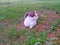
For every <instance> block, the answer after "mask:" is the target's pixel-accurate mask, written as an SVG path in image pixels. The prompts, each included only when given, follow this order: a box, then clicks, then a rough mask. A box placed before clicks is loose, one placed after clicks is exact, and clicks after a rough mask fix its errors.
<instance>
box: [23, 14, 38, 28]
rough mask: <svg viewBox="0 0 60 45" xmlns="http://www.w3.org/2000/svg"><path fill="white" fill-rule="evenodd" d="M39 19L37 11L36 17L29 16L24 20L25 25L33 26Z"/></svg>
mask: <svg viewBox="0 0 60 45" xmlns="http://www.w3.org/2000/svg"><path fill="white" fill-rule="evenodd" d="M37 19H38V14H37V13H35V16H34V17H29V16H27V17H26V19H25V20H24V25H25V26H26V27H29V28H32V27H33V26H35V25H36V23H37V22H36V21H37Z"/></svg>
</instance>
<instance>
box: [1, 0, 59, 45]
mask: <svg viewBox="0 0 60 45" xmlns="http://www.w3.org/2000/svg"><path fill="white" fill-rule="evenodd" d="M52 1H53V2H52ZM45 9H49V10H53V11H56V12H57V11H60V0H55V2H54V0H43V1H42V0H38V1H37V0H28V2H27V0H26V1H25V0H23V1H21V2H20V1H19V2H13V3H12V2H5V3H2V2H0V21H1V22H4V21H5V20H6V19H7V20H8V21H9V23H10V24H11V25H14V24H15V23H16V21H18V19H20V18H21V17H23V16H24V14H25V13H26V12H27V11H32V10H38V11H44V10H45ZM10 20H12V22H11V21H10ZM42 20H47V19H43V18H40V19H39V21H42ZM56 22H57V23H58V24H59V23H60V21H59V20H56ZM39 23H40V22H39ZM55 28H56V26H55V25H53V28H52V29H55ZM0 32H3V35H4V36H5V38H6V39H7V41H10V42H9V43H11V45H20V44H21V45H23V44H26V45H34V44H36V45H37V44H40V43H38V42H44V41H45V39H46V38H45V37H46V32H42V33H40V34H39V33H37V34H36V33H35V31H28V30H26V29H25V30H19V31H18V30H16V29H15V28H14V27H13V26H12V28H11V29H10V28H9V27H8V26H4V25H0ZM20 35H23V36H26V38H27V39H26V40H27V41H26V42H25V43H23V41H18V39H19V36H20ZM38 38H39V40H38ZM40 38H41V40H40ZM4 40H5V39H4V38H2V39H1V40H0V43H4V42H7V41H4ZM15 40H16V43H14V41H15ZM33 40H34V41H33ZM41 44H42V43H41Z"/></svg>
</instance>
